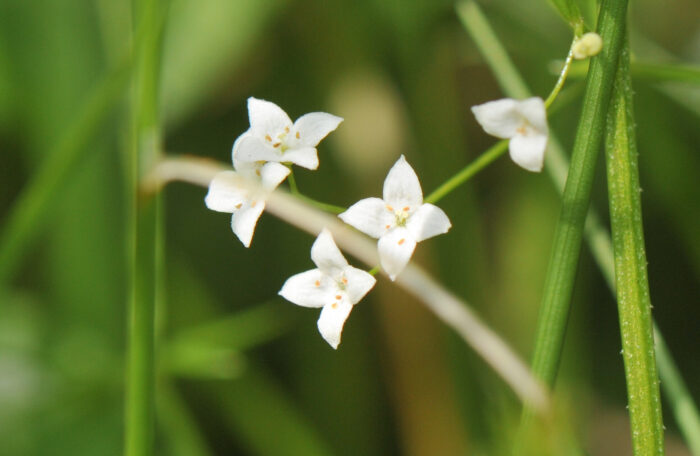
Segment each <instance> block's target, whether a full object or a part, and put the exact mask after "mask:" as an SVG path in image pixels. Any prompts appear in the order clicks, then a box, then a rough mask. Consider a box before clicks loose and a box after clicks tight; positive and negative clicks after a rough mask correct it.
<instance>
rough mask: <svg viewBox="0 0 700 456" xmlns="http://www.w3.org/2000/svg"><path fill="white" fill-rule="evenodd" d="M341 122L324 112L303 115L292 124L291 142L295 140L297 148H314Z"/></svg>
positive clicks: (336, 117) (341, 119) (339, 118)
mask: <svg viewBox="0 0 700 456" xmlns="http://www.w3.org/2000/svg"><path fill="white" fill-rule="evenodd" d="M342 121H343V118H342V117H338V116H334V115H333V114H328V113H325V112H311V113H309V114H305V115H303V116H301V117H299V118H298V119H297V121H296V122H294V127H293V128H292V132H291V134H292V140H295V141H296V142H297V145H298V146H299V147H316V146H317V145H318V143H319V142H321V140H322V139H323V138H325V137H326V136H327V135H328V133H330V132H332V131H333V130H335V129H336V128H338V125H340V122H342ZM297 133H298V135H297ZM297 136H298V137H297Z"/></svg>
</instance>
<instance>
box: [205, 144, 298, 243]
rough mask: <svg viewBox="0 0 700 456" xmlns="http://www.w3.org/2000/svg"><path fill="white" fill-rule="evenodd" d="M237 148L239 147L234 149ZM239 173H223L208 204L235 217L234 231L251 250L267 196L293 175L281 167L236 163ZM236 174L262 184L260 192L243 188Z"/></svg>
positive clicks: (216, 178)
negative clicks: (254, 233) (251, 243)
mask: <svg viewBox="0 0 700 456" xmlns="http://www.w3.org/2000/svg"><path fill="white" fill-rule="evenodd" d="M234 147H235V146H234ZM233 163H234V168H235V169H236V171H222V172H220V173H218V174H217V175H216V176H214V179H213V180H212V181H211V183H210V184H209V192H208V193H207V196H206V197H205V198H204V202H205V203H206V205H207V207H208V208H209V209H211V210H214V211H218V212H228V213H232V214H233V216H232V217H231V229H232V230H233V232H234V234H235V235H236V236H238V239H240V241H241V242H242V243H243V245H244V246H246V247H250V241H251V240H252V239H253V232H254V231H255V226H256V225H257V223H258V219H259V218H260V215H262V213H263V210H264V209H265V196H266V194H267V193H268V192H271V191H272V190H274V189H275V188H277V186H278V185H279V184H281V183H282V181H283V180H284V179H285V178H286V177H287V176H288V175H289V172H290V171H289V168H287V167H286V166H284V165H282V164H280V163H274V162H269V163H261V162H258V163H245V162H238V161H236V160H234V162H233ZM236 174H240V175H241V176H242V177H245V178H248V179H250V180H253V181H257V182H259V183H260V187H261V189H260V190H259V191H251V190H250V188H249V187H248V186H242V185H241V184H240V183H239V181H238V177H237V175H236Z"/></svg>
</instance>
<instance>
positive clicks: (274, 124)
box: [233, 97, 343, 169]
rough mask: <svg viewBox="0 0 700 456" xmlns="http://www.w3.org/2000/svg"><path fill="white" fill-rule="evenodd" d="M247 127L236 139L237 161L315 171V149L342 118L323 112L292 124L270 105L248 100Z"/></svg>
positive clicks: (302, 117) (277, 108)
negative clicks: (290, 166) (292, 164)
mask: <svg viewBox="0 0 700 456" xmlns="http://www.w3.org/2000/svg"><path fill="white" fill-rule="evenodd" d="M248 118H249V119H250V128H249V129H248V131H246V132H245V133H243V134H242V135H241V136H240V137H239V138H238V139H237V140H236V144H235V146H234V149H233V157H234V159H235V160H238V161H241V162H257V161H271V162H281V163H294V164H296V165H299V166H301V167H304V168H308V169H316V168H318V152H317V151H316V146H317V145H318V143H319V142H321V140H322V139H323V138H325V137H326V136H327V135H328V133H330V132H332V131H333V130H335V129H336V128H337V127H338V125H339V124H340V122H342V121H343V119H342V118H340V117H337V116H334V115H332V114H327V113H325V112H312V113H309V114H306V115H303V116H301V117H299V118H298V119H297V121H296V122H294V123H292V121H291V119H290V118H289V116H288V115H287V113H286V112H284V111H283V110H282V108H280V107H279V106H277V105H276V104H274V103H271V102H269V101H265V100H259V99H257V98H253V97H250V98H248Z"/></svg>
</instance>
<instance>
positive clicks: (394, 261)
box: [377, 227, 416, 280]
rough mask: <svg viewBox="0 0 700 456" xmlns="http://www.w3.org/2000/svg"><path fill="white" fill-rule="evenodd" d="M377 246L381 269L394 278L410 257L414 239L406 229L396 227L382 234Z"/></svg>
mask: <svg viewBox="0 0 700 456" xmlns="http://www.w3.org/2000/svg"><path fill="white" fill-rule="evenodd" d="M377 247H378V249H379V260H380V262H381V264H382V269H384V271H385V272H386V273H387V274H388V275H389V278H390V279H391V280H394V279H396V276H397V275H399V273H400V272H401V271H403V268H405V267H406V264H407V263H408V261H409V260H410V259H411V255H413V250H415V248H416V241H415V240H413V237H412V236H411V233H410V231H408V229H406V228H403V227H397V228H394V229H393V230H391V231H389V232H388V233H386V234H385V235H384V236H382V237H381V238H380V239H379V242H378V243H377Z"/></svg>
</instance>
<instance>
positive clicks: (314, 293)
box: [279, 229, 376, 348]
mask: <svg viewBox="0 0 700 456" xmlns="http://www.w3.org/2000/svg"><path fill="white" fill-rule="evenodd" d="M311 259H312V260H313V261H314V263H316V266H318V268H317V269H312V270H310V271H306V272H302V273H301V274H296V275H293V276H292V277H290V278H289V279H287V281H286V282H285V283H284V285H283V286H282V289H281V290H280V292H279V294H280V295H281V296H283V297H284V298H285V299H287V300H288V301H291V302H293V303H294V304H297V305H300V306H303V307H323V310H321V316H320V318H319V319H318V330H319V332H320V333H321V336H323V338H324V339H325V340H326V342H328V343H329V344H330V345H331V347H333V348H338V344H339V343H340V335H341V332H342V331H343V325H344V324H345V320H346V319H347V318H348V315H350V311H351V310H352V307H353V306H354V305H355V304H357V303H358V302H359V301H360V300H361V299H362V298H363V297H364V296H365V295H366V294H367V292H369V290H371V289H372V287H373V286H374V283H375V282H376V280H375V279H374V277H372V275H371V274H369V273H367V272H365V271H363V270H361V269H357V268H354V267H352V266H350V265H349V264H348V262H347V261H346V260H345V257H343V254H342V253H340V250H338V247H337V246H336V245H335V242H333V237H332V236H331V233H330V232H329V231H328V230H326V229H324V230H323V231H321V234H319V235H318V238H316V241H315V242H314V245H313V246H312V247H311Z"/></svg>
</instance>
